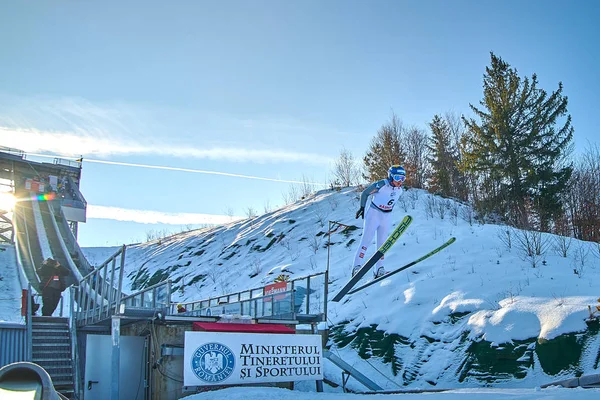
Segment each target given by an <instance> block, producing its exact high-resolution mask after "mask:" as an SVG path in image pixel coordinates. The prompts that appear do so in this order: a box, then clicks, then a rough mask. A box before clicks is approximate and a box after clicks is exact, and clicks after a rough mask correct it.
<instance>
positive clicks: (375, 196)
mask: <svg viewBox="0 0 600 400" xmlns="http://www.w3.org/2000/svg"><path fill="white" fill-rule="evenodd" d="M401 194H402V187H394V186H392V185H391V184H390V183H389V181H388V180H387V179H382V180H380V181H377V182H374V183H372V184H371V185H369V186H368V187H367V188H366V189H365V190H363V192H362V194H361V196H360V206H361V207H365V220H364V225H363V234H362V238H361V240H360V244H359V246H358V249H357V250H356V255H355V256H354V264H353V265H354V266H356V265H363V264H364V262H365V254H366V252H367V248H368V247H369V245H370V244H371V241H372V240H373V236H375V233H377V248H379V247H381V246H382V245H383V243H384V242H385V241H386V239H387V238H388V236H389V234H390V228H391V222H392V221H391V219H392V215H391V214H392V209H393V208H394V205H395V204H396V201H397V200H398V198H399V197H400V195H401ZM371 195H372V196H371ZM369 196H371V204H370V205H369V207H366V204H367V200H368V198H369ZM383 259H384V257H381V259H380V260H379V261H377V266H376V269H375V270H376V271H377V270H378V269H379V268H380V267H383Z"/></svg>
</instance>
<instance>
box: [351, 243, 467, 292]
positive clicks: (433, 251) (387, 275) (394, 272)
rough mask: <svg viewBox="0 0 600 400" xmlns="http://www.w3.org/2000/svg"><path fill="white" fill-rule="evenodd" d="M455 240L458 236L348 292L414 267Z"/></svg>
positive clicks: (356, 290)
mask: <svg viewBox="0 0 600 400" xmlns="http://www.w3.org/2000/svg"><path fill="white" fill-rule="evenodd" d="M455 241H456V238H450V240H448V241H447V242H446V243H444V244H443V245H441V246H440V247H438V248H437V249H434V250H432V251H430V252H429V253H427V254H425V255H424V256H423V257H421V258H419V259H416V260H415V261H413V262H410V263H408V264H406V265H404V266H402V267H400V268H398V269H395V270H393V271H390V272H388V273H387V274H385V275H383V276H380V277H379V278H376V279H373V280H372V281H369V282H367V283H365V284H364V285H362V286H359V287H357V288H356V289H352V290H350V291H349V292H348V294H352V293H356V292H358V291H359V290H363V289H364V288H366V287H369V286H371V285H374V284H376V283H377V282H381V281H382V280H384V279H386V278H389V277H390V276H392V275H394V274H396V273H398V272H400V271H404V270H405V269H407V268H410V267H412V266H413V265H415V264H417V263H420V262H421V261H423V260H424V259H426V258H429V257H431V256H432V255H434V254H436V253H438V252H440V251H442V250H444V249H445V248H446V247H448V246H450V245H451V244H452V243H454V242H455Z"/></svg>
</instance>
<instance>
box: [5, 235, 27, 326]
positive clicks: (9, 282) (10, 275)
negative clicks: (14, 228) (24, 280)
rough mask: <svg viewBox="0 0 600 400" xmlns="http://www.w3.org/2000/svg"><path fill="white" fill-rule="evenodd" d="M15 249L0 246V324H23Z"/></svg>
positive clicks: (9, 246) (6, 245) (10, 246)
mask: <svg viewBox="0 0 600 400" xmlns="http://www.w3.org/2000/svg"><path fill="white" fill-rule="evenodd" d="M16 265H17V261H16V253H15V247H14V246H12V245H8V244H0V323H2V322H7V323H17V324H22V323H23V317H21V284H20V280H19V276H18V271H17V269H16V268H15V266H16Z"/></svg>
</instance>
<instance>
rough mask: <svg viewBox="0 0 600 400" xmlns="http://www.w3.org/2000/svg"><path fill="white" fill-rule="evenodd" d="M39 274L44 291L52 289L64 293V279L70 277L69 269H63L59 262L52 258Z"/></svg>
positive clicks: (38, 271)
mask: <svg viewBox="0 0 600 400" xmlns="http://www.w3.org/2000/svg"><path fill="white" fill-rule="evenodd" d="M37 273H38V276H39V277H40V284H41V286H42V290H44V289H46V288H51V289H58V290H60V291H63V290H65V289H66V284H65V278H64V277H65V276H67V275H69V269H68V268H65V267H63V266H62V265H61V264H60V263H59V262H58V261H56V260H53V259H51V258H49V259H47V260H46V261H44V262H43V263H42V266H41V267H39V268H38V270H37Z"/></svg>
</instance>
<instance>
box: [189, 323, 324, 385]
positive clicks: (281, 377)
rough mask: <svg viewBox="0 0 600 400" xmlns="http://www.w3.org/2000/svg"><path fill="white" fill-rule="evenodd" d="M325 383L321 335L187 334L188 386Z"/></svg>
mask: <svg viewBox="0 0 600 400" xmlns="http://www.w3.org/2000/svg"><path fill="white" fill-rule="evenodd" d="M322 379H323V348H322V342H321V336H319V335H283V334H272V333H269V334H261V333H223V332H185V345H184V357H183V384H184V385H185V386H212V385H235V384H243V383H265V382H291V381H302V380H322Z"/></svg>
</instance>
